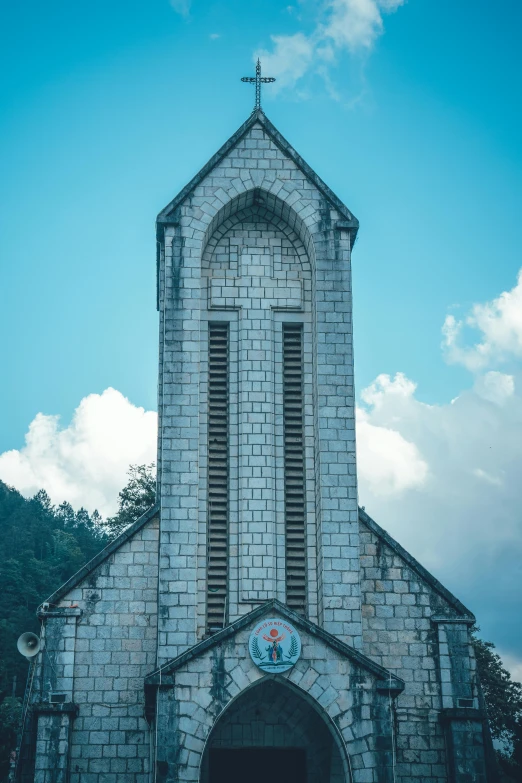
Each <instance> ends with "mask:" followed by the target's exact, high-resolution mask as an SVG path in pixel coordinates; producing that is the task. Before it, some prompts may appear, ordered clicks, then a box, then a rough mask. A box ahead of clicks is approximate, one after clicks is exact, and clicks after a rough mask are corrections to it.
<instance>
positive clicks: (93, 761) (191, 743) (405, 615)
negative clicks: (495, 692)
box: [19, 110, 495, 783]
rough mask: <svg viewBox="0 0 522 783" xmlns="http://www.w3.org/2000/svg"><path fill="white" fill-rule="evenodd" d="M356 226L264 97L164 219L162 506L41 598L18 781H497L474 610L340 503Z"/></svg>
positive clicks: (349, 430) (351, 476) (351, 502)
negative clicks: (296, 648) (269, 624)
mask: <svg viewBox="0 0 522 783" xmlns="http://www.w3.org/2000/svg"><path fill="white" fill-rule="evenodd" d="M357 229H358V222H357V220H356V219H355V217H354V216H353V215H352V214H351V212H350V211H349V210H348V209H347V208H346V207H345V206H344V205H343V204H342V203H341V202H340V201H339V199H338V198H337V197H336V196H335V195H334V194H333V193H332V192H331V191H330V189H329V188H328V187H327V186H326V185H325V184H324V183H323V182H322V180H321V179H319V177H318V176H317V175H316V174H315V173H314V172H313V171H312V170H311V169H310V167H309V166H308V165H307V164H306V163H305V162H304V161H303V160H302V159H301V158H300V157H299V155H298V154H297V153H296V152H295V151H294V150H293V149H292V147H291V146H290V145H289V144H288V142H287V141H286V140H285V139H284V138H283V137H282V136H281V134H280V133H279V132H278V131H277V129H276V128H275V127H274V126H273V125H272V124H271V123H270V122H269V120H268V119H267V118H266V116H265V115H264V113H263V112H262V111H261V110H258V111H255V112H254V113H253V114H252V115H251V117H250V118H249V119H248V120H247V122H246V123H245V124H244V125H243V126H242V127H241V128H240V129H239V130H238V131H237V133H235V134H234V135H233V136H232V137H231V138H230V139H229V141H228V142H227V143H226V144H225V145H224V146H223V147H222V149H221V150H219V152H218V153H217V154H216V155H215V156H214V157H213V158H212V159H211V160H210V161H209V163H208V164H207V165H206V166H205V167H204V168H203V169H202V170H201V171H200V173H199V174H198V175H197V176H196V177H195V178H194V179H193V180H192V181H191V182H190V183H189V184H188V185H187V187H186V188H185V189H184V190H183V191H182V192H181V193H180V194H179V195H178V196H177V197H176V199H174V201H173V202H171V204H169V205H168V206H167V207H166V208H165V209H164V210H163V211H162V212H161V213H160V215H159V216H158V221H157V248H158V252H157V274H158V309H159V313H160V367H159V403H158V404H159V437H158V503H157V505H156V506H155V507H154V508H152V509H150V511H149V512H147V513H146V514H145V515H144V516H143V517H141V519H139V520H137V522H136V523H135V524H134V525H132V526H131V527H130V528H129V529H128V530H126V531H125V532H124V533H123V534H122V535H120V536H119V537H118V538H117V539H116V540H115V541H113V542H112V543H111V544H110V545H109V546H108V547H107V548H106V549H105V550H103V552H101V553H100V554H99V555H98V556H97V557H96V558H95V559H94V560H93V561H91V562H90V563H89V564H87V565H86V566H85V567H84V568H83V569H82V570H81V571H80V572H78V574H76V575H75V576H74V577H73V578H72V579H70V580H69V582H67V583H66V584H65V585H64V586H63V587H62V588H61V589H60V590H58V591H57V592H56V593H55V594H54V595H53V596H51V597H50V598H49V599H48V600H47V601H46V602H45V603H44V604H42V607H41V609H40V610H39V614H40V618H41V620H42V642H43V644H42V648H43V649H42V651H41V652H40V653H39V655H38V657H37V659H36V663H35V668H34V680H33V689H32V696H31V702H32V706H31V720H30V725H29V727H28V729H27V731H26V734H25V741H24V745H23V747H22V755H21V761H20V764H19V771H20V775H19V779H20V780H21V781H23V783H25V782H26V781H32V780H34V781H37V783H66V782H68V781H70V783H113V782H115V781H129V783H156V782H157V783H178V781H179V783H181V782H182V781H184V782H186V783H189V782H190V783H197V782H198V781H200V782H201V783H221V782H222V781H223V783H225V781H227V783H235V781H238V780H240V779H241V780H248V781H250V782H251V783H256V781H258V780H261V779H263V780H265V779H267V778H273V779H277V780H285V781H287V782H288V783H292V781H295V783H297V782H298V781H299V783H312V782H313V783H341V782H343V783H345V782H346V783H348V781H350V782H353V783H399V782H400V783H420V781H427V782H428V783H486V781H487V782H488V783H489V782H490V781H493V780H494V779H495V769H494V764H493V761H492V748H491V739H490V735H489V730H488V727H487V721H486V716H485V712H484V706H483V699H482V697H481V693H480V687H479V684H478V681H477V676H476V670H475V660H474V656H473V648H472V645H471V641H470V628H471V626H472V625H473V623H474V619H475V618H474V616H473V615H472V614H471V612H469V611H468V610H467V609H466V608H465V607H464V606H463V605H462V604H461V603H460V602H459V601H458V600H457V599H456V598H455V597H454V596H453V595H452V594H451V593H450V592H449V591H448V590H447V589H446V588H444V587H443V585H441V584H440V583H439V582H438V581H437V580H436V579H435V578H434V577H433V576H432V575H431V574H429V573H428V572H427V571H426V570H425V569H424V568H423V567H422V566H421V565H420V564H419V563H418V562H417V561H416V560H415V559H414V558H413V557H411V555H409V554H408V553H407V552H406V551H405V550H404V549H403V548H402V547H401V546H400V545H399V544H398V543H397V542H396V541H394V540H393V539H392V538H391V537H390V536H389V535H388V534H387V533H386V532H385V531H384V530H383V529H382V528H380V527H379V525H378V524H377V523H376V522H375V521H374V520H372V519H371V518H370V517H369V516H368V515H367V514H366V513H365V512H364V510H362V509H360V508H358V503H357V477H356V462H355V417H354V410H355V400H354V383H353V343H352V290H351V271H350V259H351V250H352V247H353V243H354V240H355V237H356V234H357ZM267 618H278V619H279V620H280V621H281V622H282V623H285V624H286V625H287V626H288V627H290V626H291V627H294V628H295V629H297V631H298V633H299V636H300V639H301V644H302V648H301V654H300V657H299V659H298V660H297V662H296V663H295V665H293V666H291V668H289V669H288V670H286V671H284V672H282V673H275V674H274V673H267V672H266V671H264V670H262V669H261V668H260V667H259V666H258V665H256V663H255V662H254V660H253V658H252V656H251V654H250V652H251V651H250V649H249V638H250V634H251V632H252V630H253V629H254V628H255V627H256V626H257V625H258V624H259V623H260V622H261V621H263V620H266V619H267Z"/></svg>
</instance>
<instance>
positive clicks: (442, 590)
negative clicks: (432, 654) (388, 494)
mask: <svg viewBox="0 0 522 783" xmlns="http://www.w3.org/2000/svg"><path fill="white" fill-rule="evenodd" d="M359 519H360V520H361V521H362V522H363V524H365V525H366V527H368V528H370V530H371V531H372V532H373V533H375V535H376V536H378V537H379V538H381V539H383V541H385V543H386V544H387V545H388V546H389V547H390V549H393V551H394V552H396V554H398V555H399V556H400V557H402V559H403V560H405V561H406V563H407V564H408V565H409V566H410V568H411V569H412V570H413V571H415V572H416V573H417V574H418V575H419V576H420V577H421V578H422V579H424V580H425V581H426V582H428V584H429V585H431V587H433V589H434V590H436V591H437V592H438V593H439V595H441V596H442V597H443V598H445V599H446V601H448V603H449V604H450V605H451V606H452V607H453V609H455V610H456V611H457V612H459V613H461V614H462V615H463V616H464V617H468V618H469V619H470V620H471V619H472V620H474V621H475V619H476V618H475V615H474V614H473V612H470V610H469V609H467V608H466V607H465V606H464V604H463V603H462V602H461V601H459V599H458V598H457V597H456V596H454V595H453V593H452V592H450V591H449V590H448V588H447V587H444V585H443V584H442V582H439V580H438V579H437V578H436V577H435V576H433V574H431V573H430V572H429V571H428V569H427V568H424V566H423V565H421V564H420V563H419V561H418V560H416V559H415V558H414V557H413V555H410V553H409V552H408V551H407V550H406V549H404V547H403V546H401V544H399V542H398V541H396V540H395V539H394V538H392V536H390V534H389V533H388V532H387V531H386V530H384V528H382V527H381V526H380V525H379V524H378V523H377V522H376V521H375V520H374V519H373V518H372V517H371V516H370V515H369V514H367V513H366V511H365V510H364V509H362V508H361V507H360V506H359Z"/></svg>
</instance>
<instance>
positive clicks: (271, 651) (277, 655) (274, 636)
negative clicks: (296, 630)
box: [263, 628, 285, 663]
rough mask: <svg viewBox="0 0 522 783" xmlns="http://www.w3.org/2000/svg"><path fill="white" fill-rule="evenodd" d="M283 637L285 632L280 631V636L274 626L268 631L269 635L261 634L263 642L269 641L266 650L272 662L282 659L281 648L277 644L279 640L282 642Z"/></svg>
mask: <svg viewBox="0 0 522 783" xmlns="http://www.w3.org/2000/svg"><path fill="white" fill-rule="evenodd" d="M284 638H285V634H284V633H282V634H281V635H280V636H279V634H278V632H277V631H276V629H275V628H272V630H271V631H270V636H265V635H264V634H263V639H264V640H265V642H270V646H269V647H267V648H266V652H267V653H268V657H269V658H270V660H271V661H272V663H279V662H280V661H282V660H283V648H282V647H281V645H280V644H279V642H282V641H283V639H284Z"/></svg>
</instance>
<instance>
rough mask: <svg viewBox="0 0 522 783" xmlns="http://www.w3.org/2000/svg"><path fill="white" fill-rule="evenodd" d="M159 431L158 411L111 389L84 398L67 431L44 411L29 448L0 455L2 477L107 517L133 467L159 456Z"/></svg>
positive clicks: (21, 487) (28, 492)
mask: <svg viewBox="0 0 522 783" xmlns="http://www.w3.org/2000/svg"><path fill="white" fill-rule="evenodd" d="M156 432H157V414H156V413H155V412H153V411H145V410H144V409H143V408H139V407H136V406H135V405H133V404H132V403H131V402H129V400H128V399H127V398H126V397H124V396H123V394H121V393H120V392H119V391H116V390H115V389H111V388H109V389H106V390H105V391H104V392H103V394H90V395H89V396H88V397H84V399H83V400H82V401H81V402H80V404H79V406H78V408H77V409H76V411H75V413H74V416H73V418H72V421H71V423H70V424H69V425H68V426H67V427H65V428H63V429H60V426H59V417H58V416H49V415H45V414H43V413H39V414H38V415H37V416H36V417H35V418H34V419H33V421H32V422H31V424H30V425H29V431H28V433H27V435H26V438H25V441H26V442H25V446H24V447H23V448H21V449H20V450H13V451H6V452H4V453H3V454H0V479H2V481H4V482H5V483H6V484H9V485H10V486H14V487H16V489H18V490H19V491H20V492H21V493H22V494H24V495H26V496H30V495H33V494H34V493H35V492H37V491H38V490H40V489H45V490H46V491H47V493H48V494H49V496H50V497H51V500H52V501H53V503H56V504H57V503H61V502H62V501H64V500H67V501H69V503H71V505H72V506H73V507H74V508H79V507H80V506H84V507H85V508H87V509H88V510H89V511H91V512H92V511H94V509H95V508H97V509H98V511H99V512H100V513H101V514H102V516H107V515H110V514H112V513H114V511H115V510H116V508H117V500H118V492H119V491H120V489H122V487H123V486H124V485H125V483H126V480H127V478H126V472H127V469H128V467H129V465H130V464H143V463H147V464H149V463H151V462H154V461H155V460H156Z"/></svg>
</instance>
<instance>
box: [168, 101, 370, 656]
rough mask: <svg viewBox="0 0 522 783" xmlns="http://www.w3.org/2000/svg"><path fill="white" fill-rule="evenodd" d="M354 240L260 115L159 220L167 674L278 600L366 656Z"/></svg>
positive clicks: (352, 222)
mask: <svg viewBox="0 0 522 783" xmlns="http://www.w3.org/2000/svg"><path fill="white" fill-rule="evenodd" d="M357 228H358V221H357V220H356V219H355V218H354V216H353V215H352V214H351V213H350V212H349V210H348V209H347V208H346V207H345V206H344V205H343V204H342V203H341V202H340V201H339V199H338V198H337V197H336V196H335V195H334V194H333V193H332V192H331V190H330V189H329V188H328V187H327V186H326V185H325V184H324V183H323V182H322V180H321V179H320V178H319V177H318V176H317V175H316V174H315V173H314V172H313V171H312V169H311V168H310V167H309V166H308V165H307V164H306V163H305V162H304V160H303V159H302V158H301V157H300V156H299V155H298V154H297V153H296V152H295V150H294V149H292V147H291V146H290V145H289V143H288V142H287V141H286V140H285V139H284V138H283V137H282V136H281V134H280V133H279V132H278V131H277V130H276V128H275V127H274V126H273V125H272V124H271V122H270V121H269V120H268V119H267V117H266V116H265V114H264V113H263V111H262V110H261V109H260V108H256V109H255V110H254V112H253V113H252V115H251V116H250V118H249V119H248V120H247V122H246V123H245V124H244V125H243V126H242V127H241V128H239V130H238V131H237V132H236V133H235V134H234V135H233V136H232V137H231V138H230V139H229V141H228V142H227V143H226V144H225V145H224V146H223V147H222V148H221V149H220V150H219V152H218V153H217V154H216V155H215V156H214V157H213V158H212V159H211V160H210V161H209V163H208V164H207V165H206V166H205V167H204V168H203V169H202V170H201V171H200V172H199V174H198V175H197V176H196V177H195V178H194V179H193V180H192V181H191V182H190V183H189V184H188V185H187V187H186V188H185V189H184V190H183V191H182V192H181V193H180V194H179V195H178V196H177V197H176V198H175V199H174V201H172V202H171V203H170V204H169V205H168V206H167V207H166V208H165V209H164V210H163V211H162V212H161V213H160V215H159V216H158V221H157V229H158V307H159V311H160V378H159V417H160V419H159V420H160V428H159V449H158V469H159V473H158V476H159V489H160V505H161V521H160V582H159V601H160V605H159V642H160V644H159V662H161V660H167V659H171V658H173V657H175V656H176V655H178V654H180V653H181V652H183V650H185V649H187V648H189V647H191V646H192V645H194V644H195V643H196V642H198V641H200V640H201V639H203V638H205V637H206V636H208V635H210V634H213V633H215V632H216V631H218V630H219V629H221V628H223V627H225V626H226V625H229V624H230V623H233V622H234V621H235V620H237V619H238V618H240V617H241V616H243V615H244V614H246V613H248V612H249V611H251V610H252V609H253V608H254V607H255V606H257V605H259V604H261V603H263V602H267V601H270V600H271V599H274V598H275V599H278V600H279V601H280V602H281V603H283V604H285V605H287V606H288V607H289V608H291V609H293V610H294V611H296V612H298V613H299V614H301V615H303V616H304V617H306V618H308V619H309V620H311V621H312V622H314V623H317V624H319V625H320V626H321V627H323V628H324V629H325V630H327V631H329V632H330V633H332V634H334V635H336V636H337V637H338V638H339V639H340V640H342V641H344V642H346V643H348V644H350V645H352V646H353V647H355V648H359V649H360V647H361V609H360V585H359V556H358V545H359V539H358V521H357V485H356V469H355V418H354V389H353V345H352V298H351V272H350V251H351V248H352V245H353V242H354V240H355V236H356V233H357Z"/></svg>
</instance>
